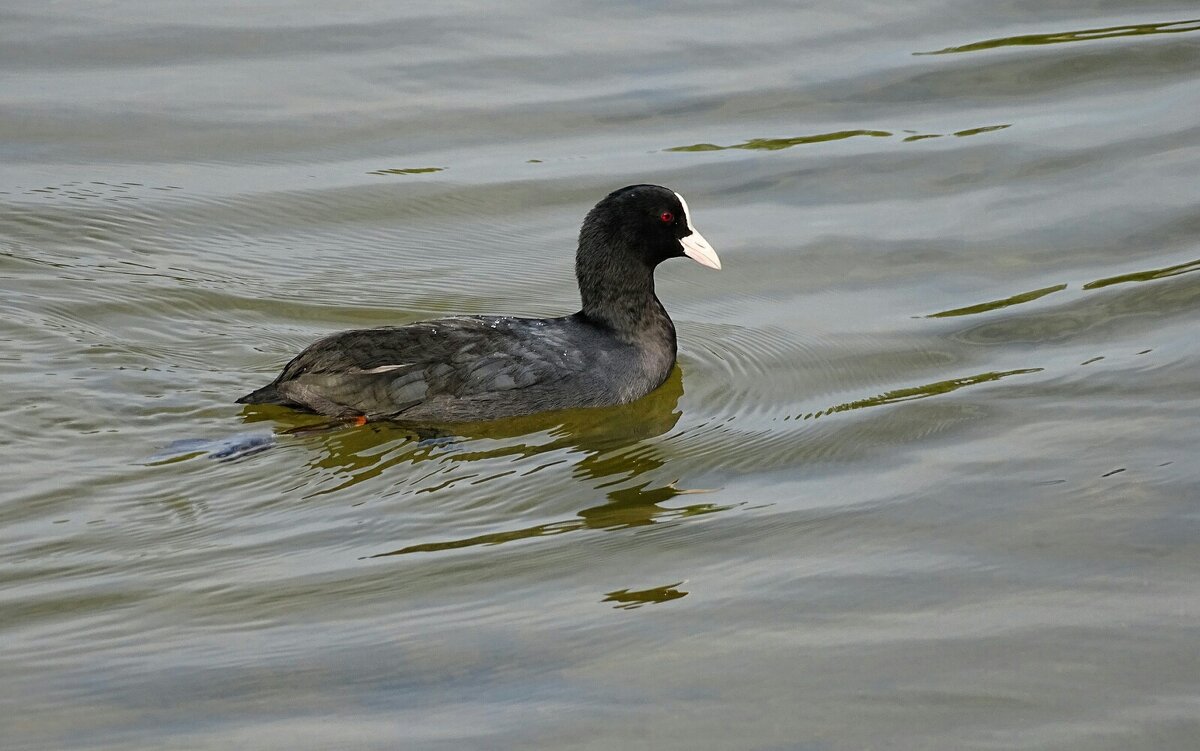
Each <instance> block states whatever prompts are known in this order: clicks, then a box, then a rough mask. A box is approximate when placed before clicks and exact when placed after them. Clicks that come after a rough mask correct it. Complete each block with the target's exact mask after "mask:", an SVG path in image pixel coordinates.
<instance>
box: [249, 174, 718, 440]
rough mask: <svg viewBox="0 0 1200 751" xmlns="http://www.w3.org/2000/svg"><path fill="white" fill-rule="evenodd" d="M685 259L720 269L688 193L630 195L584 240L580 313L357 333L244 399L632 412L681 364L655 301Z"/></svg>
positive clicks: (354, 408) (424, 408)
mask: <svg viewBox="0 0 1200 751" xmlns="http://www.w3.org/2000/svg"><path fill="white" fill-rule="evenodd" d="M685 254H687V255H689V256H692V257H693V258H696V260H698V261H699V262H701V263H704V264H705V265H708V266H712V267H714V268H720V262H719V260H717V256H716V253H714V252H713V251H712V249H711V247H709V246H708V244H707V242H705V241H704V238H703V237H701V236H700V235H699V233H697V232H696V231H695V230H694V229H693V228H692V227H691V222H690V218H689V217H688V215H687V204H686V203H685V202H684V201H683V199H682V198H681V197H680V196H678V194H676V193H672V192H671V191H668V190H667V189H665V188H660V187H658V186H650V185H639V186H630V187H628V188H623V189H621V190H619V191H616V192H614V193H612V194H610V195H609V196H608V197H606V198H605V199H604V200H603V201H601V202H600V203H599V204H597V206H596V208H594V209H593V210H592V211H591V213H589V214H588V217H587V219H585V221H584V225H583V228H582V230H581V232H580V240H579V250H578V252H577V254H576V275H577V277H578V280H579V286H580V293H581V296H582V298H583V309H582V310H581V311H580V312H578V313H575V314H574V315H569V316H564V317H560V318H512V317H502V316H456V317H452V318H442V319H438V320H434V321H423V322H420V323H412V324H408V325H406V326H396V327H385V328H375V329H360V330H354V331H344V332H341V333H338V334H333V335H332V336H328V337H326V338H324V339H321V340H319V341H317V342H316V343H314V344H313V345H311V346H310V347H309V348H308V349H306V350H304V351H303V352H302V353H300V354H299V355H298V356H297V357H296V358H295V359H293V360H292V361H291V362H290V363H288V364H287V366H286V367H285V368H284V369H283V372H282V373H280V375H279V377H278V378H276V379H275V380H274V381H273V382H272V383H270V384H269V385H267V386H265V387H263V388H261V389H258V390H257V391H254V392H252V393H250V394H247V395H246V396H243V397H242V398H241V399H239V400H238V401H239V402H241V403H248V404H281V405H286V406H290V407H295V408H300V409H306V410H310V411H313V412H318V413H321V414H325V415H330V416H333V417H343V418H351V417H365V418H367V419H395V420H402V421H412V422H428V423H456V422H476V421H483V420H495V419H500V418H506V417H514V416H517V415H525V414H532V413H536V412H544V411H548V410H556V409H567V408H575V407H599V406H608V405H613V404H625V403H628V402H631V401H634V400H636V399H639V398H641V397H642V396H645V395H646V394H648V393H650V391H652V390H654V389H655V388H657V387H658V386H660V385H661V384H662V383H663V381H665V380H666V378H667V376H668V374H669V373H670V372H671V368H672V367H673V366H674V364H675V354H676V341H675V327H674V325H673V324H672V323H671V319H670V317H669V316H668V315H667V312H666V310H665V309H664V308H663V306H662V303H660V302H659V300H658V297H657V296H656V295H655V294H654V268H655V266H657V264H658V263H659V262H660V261H662V260H664V259H666V258H670V257H673V256H679V255H685Z"/></svg>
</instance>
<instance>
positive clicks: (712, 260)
mask: <svg viewBox="0 0 1200 751" xmlns="http://www.w3.org/2000/svg"><path fill="white" fill-rule="evenodd" d="M675 197H676V198H678V199H679V205H680V206H682V207H683V219H684V221H686V222H687V228H688V229H689V230H690V231H691V234H690V235H688V236H687V237H681V238H679V244H680V245H682V246H683V253H684V255H686V256H687V257H688V258H690V259H692V260H693V261H695V262H696V263H698V264H700V265H701V266H707V267H709V268H710V269H717V270H718V271H719V270H720V269H721V259H720V258H717V251H715V250H713V247H712V246H711V245H709V244H708V240H705V239H704V235H702V234H700V233H699V232H697V231H696V228H695V227H693V226H692V212H691V210H689V209H688V205H687V201H685V200H683V196H681V195H679V194H678V193H676V194H675Z"/></svg>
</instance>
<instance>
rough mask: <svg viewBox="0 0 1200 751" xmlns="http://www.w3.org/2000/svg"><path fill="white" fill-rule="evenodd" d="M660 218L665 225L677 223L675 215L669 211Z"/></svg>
mask: <svg viewBox="0 0 1200 751" xmlns="http://www.w3.org/2000/svg"><path fill="white" fill-rule="evenodd" d="M658 218H659V219H661V220H663V224H670V223H671V222H673V221H675V215H674V214H672V213H671V212H669V211H664V212H663V213H662V214H661V215H660V216H659V217H658Z"/></svg>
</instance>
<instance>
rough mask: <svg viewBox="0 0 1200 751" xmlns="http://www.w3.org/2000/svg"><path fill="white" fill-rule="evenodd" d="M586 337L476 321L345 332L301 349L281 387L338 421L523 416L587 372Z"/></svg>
mask: <svg viewBox="0 0 1200 751" xmlns="http://www.w3.org/2000/svg"><path fill="white" fill-rule="evenodd" d="M580 335H581V332H580V329H579V326H578V325H577V324H576V323H575V322H574V321H573V320H572V319H570V318H558V319H545V320H543V319H522V318H493V317H473V316H471V317H459V318H447V319H442V320H438V321H429V322H423V323H416V324H411V325H408V326H400V327H391V328H381V329H363V330H356V331H346V332H342V333H340V334H334V335H333V336H330V337H327V338H325V339H322V340H320V341H318V342H316V343H315V344H313V345H312V346H311V347H309V348H308V349H307V350H305V351H304V352H302V353H301V354H300V355H299V356H297V357H296V358H295V359H294V360H292V361H291V362H290V363H288V365H287V366H286V367H285V368H284V370H283V372H282V373H281V374H280V377H279V378H278V379H277V380H276V382H275V384H273V385H274V386H275V389H276V391H277V392H278V393H279V394H280V395H281V396H282V397H283V398H284V399H286V400H287V402H288V403H292V404H295V405H298V406H304V407H307V408H308V409H312V410H314V411H317V412H320V413H322V414H327V415H334V416H349V415H367V416H371V417H408V416H410V415H409V414H406V413H411V416H413V417H419V418H421V419H431V420H433V419H447V420H454V419H462V418H463V417H464V416H465V415H470V416H473V417H481V418H483V419H487V418H490V417H492V416H497V417H500V416H506V415H508V414H520V413H522V412H527V411H534V410H540V409H546V408H553V406H554V405H549V406H547V405H546V404H544V403H543V402H544V401H545V400H546V398H547V397H546V395H547V394H549V393H559V392H562V391H563V390H562V388H561V386H562V383H563V382H564V381H568V382H569V381H572V380H575V381H578V380H580V378H581V376H583V375H584V374H586V372H587V371H588V369H589V366H590V363H589V358H588V354H587V351H586V348H585V347H583V346H582V344H583V342H581V341H580ZM556 384H557V386H555V385H556ZM551 387H553V388H551ZM574 391H575V389H573V388H567V389H566V392H567V393H570V392H574ZM573 396H574V394H573ZM576 398H578V397H577V396H576Z"/></svg>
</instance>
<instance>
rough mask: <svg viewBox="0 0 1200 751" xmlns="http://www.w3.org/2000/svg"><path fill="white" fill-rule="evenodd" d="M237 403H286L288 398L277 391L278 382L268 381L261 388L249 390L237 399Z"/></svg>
mask: <svg viewBox="0 0 1200 751" xmlns="http://www.w3.org/2000/svg"><path fill="white" fill-rule="evenodd" d="M237 403H238V404H287V403H288V399H287V397H285V396H284V395H283V394H281V393H279V387H278V384H275V383H269V384H267V385H266V386H263V387H262V388H261V389H257V390H255V391H251V392H250V393H249V394H246V395H245V396H243V397H240V398H239V399H238V400H237Z"/></svg>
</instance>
